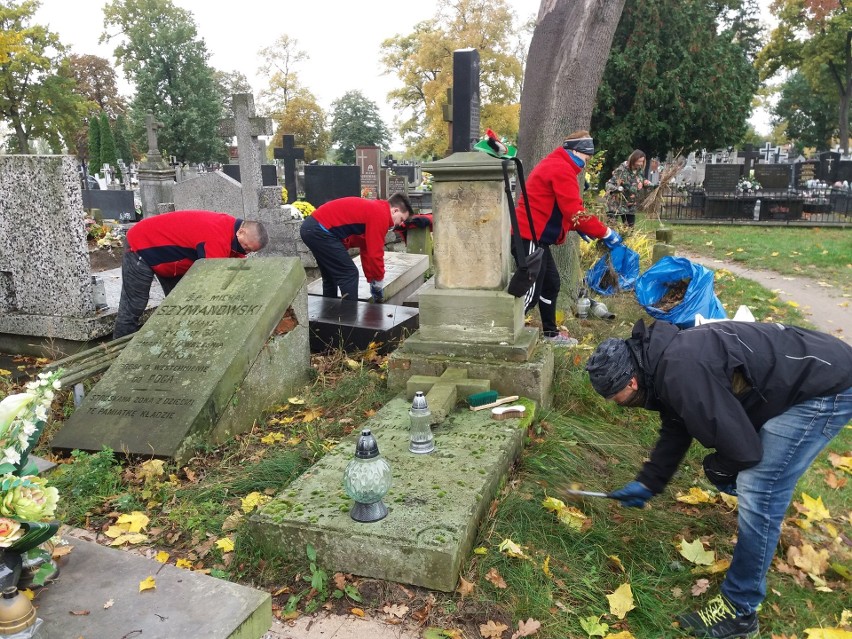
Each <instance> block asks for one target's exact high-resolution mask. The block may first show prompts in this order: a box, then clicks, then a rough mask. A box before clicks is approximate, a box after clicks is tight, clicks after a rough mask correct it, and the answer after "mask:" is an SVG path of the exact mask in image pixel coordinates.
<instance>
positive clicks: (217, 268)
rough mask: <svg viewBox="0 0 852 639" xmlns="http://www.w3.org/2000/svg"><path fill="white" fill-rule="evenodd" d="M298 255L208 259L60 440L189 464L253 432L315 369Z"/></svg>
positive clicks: (64, 445)
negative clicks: (204, 449)
mask: <svg viewBox="0 0 852 639" xmlns="http://www.w3.org/2000/svg"><path fill="white" fill-rule="evenodd" d="M305 279H306V278H305V270H304V268H303V267H302V264H301V262H300V261H299V259H298V258H286V257H268V258H248V259H242V260H241V259H216V260H199V261H198V262H196V263H195V264H194V265H193V266H192V268H191V269H190V270H189V272H188V273H187V274H186V275H185V276H184V277H183V279H182V280H181V281H180V283H179V284H178V285H177V287H175V289H174V290H173V291H172V292H171V293H170V294H169V296H168V297H166V299H165V300H164V301H163V303H162V304H160V306H159V308H158V309H157V310H156V312H155V313H154V314H153V315H152V316H151V318H150V319H149V320H148V321H147V322H146V323H145V325H144V326H143V327H142V328H141V329H140V330H139V332H138V333H136V334H135V335H134V337H133V339H132V340H131V341H130V343H129V344H128V345H127V346H126V347H125V348H124V350H123V351H122V352H121V355H119V357H118V358H117V359H116V361H115V362H114V363H113V364H112V366H110V368H109V370H108V371H107V372H106V373H105V374H104V376H103V377H102V378H101V380H100V381H99V382H98V383H97V384H96V385H95V387H94V388H93V389H92V390H91V392H90V393H89V394H88V395H87V396H86V398H85V400H84V401H83V403H82V405H81V406H80V407H79V408H78V409H77V410H76V411H75V412H74V413H73V414H72V415H71V417H70V418H69V419H68V420H67V421H66V423H65V425H64V426H63V428H62V430H60V431H59V432H58V433H57V434H56V436H55V437H54V438H53V439H52V441H51V447H52V448H54V449H58V450H74V449H79V450H94V451H98V450H101V448H102V447H104V446H107V447H109V448H111V449H113V450H115V451H118V452H123V453H128V454H131V455H145V456H152V455H153V456H156V457H167V458H173V459H175V460H177V461H178V462H181V463H182V462H183V461H185V460H186V459H187V458H188V457H189V456H191V455H192V453H193V452H194V450H195V449H196V448H197V447H199V446H204V445H208V444H216V443H219V442H221V441H222V440H224V439H227V438H228V437H230V436H232V435H234V434H237V433H240V432H243V431H245V430H248V429H249V428H251V426H252V424H253V423H254V420H255V419H257V417H259V416H260V414H261V412H262V411H263V410H264V409H266V408H268V407H270V406H271V405H273V404H275V403H277V402H279V401H280V400H281V398H285V397H287V396H288V394H292V393H293V391H294V390H295V389H296V388H297V387H298V386H301V385H303V384H304V383H305V382H306V381H307V378H308V373H309V370H310V350H309V345H308V342H309V335H308V318H307V292H306V283H305Z"/></svg>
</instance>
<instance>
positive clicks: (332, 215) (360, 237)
mask: <svg viewBox="0 0 852 639" xmlns="http://www.w3.org/2000/svg"><path fill="white" fill-rule="evenodd" d="M413 214H414V212H413V211H412V209H411V202H409V201H408V198H407V197H405V196H404V195H402V194H401V193H395V194H394V195H392V196H391V197H390V198H389V199H388V200H387V201H385V200H368V199H365V198H360V197H342V198H339V199H337V200H332V201H331V202H326V203H325V204H323V205H321V206H320V207H319V208H318V209H317V210H316V211H314V212H313V213H311V215H309V216H308V217H306V218H305V221H304V222H302V228H301V229H300V235H301V236H302V241H303V242H304V243H305V245H306V246H307V247H308V248H309V249H310V250H311V253H313V254H314V257H315V258H316V261H317V266H318V267H319V270H320V274H321V275H322V294H323V296H324V297H337V291H338V289H340V297H341V298H342V299H345V300H352V301H356V302H357V301H358V268H357V267H356V266H355V263H354V262H353V261H352V258H351V257H349V253H348V252H347V249H350V248H359V249H361V266H362V268H363V269H364V277H366V278H367V281H368V282H369V283H370V294H371V295H372V299H373V301H374V302H378V303H382V302H383V301H384V298H385V292H384V279H385V235H387V232H388V230H389V229H393V228H396V227H398V226H400V225H401V224H402V223H403V222H405V221H406V220H408V218H409V217H411V216H412V215H413Z"/></svg>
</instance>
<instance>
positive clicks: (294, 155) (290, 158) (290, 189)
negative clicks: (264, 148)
mask: <svg viewBox="0 0 852 639" xmlns="http://www.w3.org/2000/svg"><path fill="white" fill-rule="evenodd" d="M272 152H273V157H274V158H275V159H276V160H284V187H285V188H286V189H287V204H292V203H293V202H295V201H296V198H297V196H298V193H297V190H298V189H297V186H296V160H304V159H305V149H303V148H302V147H298V146H296V136H295V135H290V134H289V133H285V134H284V137H283V139H282V145H281V147H280V148H277V149H273V151H272ZM305 190H306V191H307V188H306V189H305ZM308 202H310V203H311V204H314V203H313V200H311V199H310V198H309V199H308ZM314 206H319V205H318V204H314Z"/></svg>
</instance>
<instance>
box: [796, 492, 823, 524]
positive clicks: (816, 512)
mask: <svg viewBox="0 0 852 639" xmlns="http://www.w3.org/2000/svg"><path fill="white" fill-rule="evenodd" d="M796 508H797V510H799V512H801V513H802V514H803V515H804V516H805V519H807V520H808V522H810V523H813V522H815V521H822V520H823V519H828V518H829V517H831V513H830V512H828V508H826V507H825V504H823V503H822V497H817V498H816V499H814V498H813V497H811V496H810V495H808V494H807V493H802V505H801V506H799V504H796Z"/></svg>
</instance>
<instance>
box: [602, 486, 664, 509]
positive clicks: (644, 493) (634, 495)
mask: <svg viewBox="0 0 852 639" xmlns="http://www.w3.org/2000/svg"><path fill="white" fill-rule="evenodd" d="M609 496H610V497H613V498H615V499H617V500H618V501H620V502H621V505H622V506H630V507H631V508H644V507H645V502H647V501H648V500H649V499H651V497H653V496H654V493H652V492H651V491H650V490H649V489H648V487H647V486H645V484H641V483H639V482H638V481H632V482H630V483H629V484H627V485H626V486H625V487H624V488H619V489H618V490H616V491H615V492H612V493H610V494H609Z"/></svg>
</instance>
